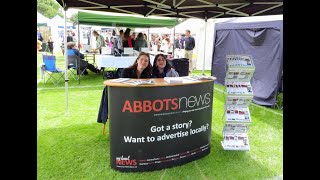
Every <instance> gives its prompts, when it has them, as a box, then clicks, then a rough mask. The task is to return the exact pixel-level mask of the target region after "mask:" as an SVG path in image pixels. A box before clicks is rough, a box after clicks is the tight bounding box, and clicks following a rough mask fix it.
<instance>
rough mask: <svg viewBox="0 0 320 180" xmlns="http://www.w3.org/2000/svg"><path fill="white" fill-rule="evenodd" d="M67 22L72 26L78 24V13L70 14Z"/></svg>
mask: <svg viewBox="0 0 320 180" xmlns="http://www.w3.org/2000/svg"><path fill="white" fill-rule="evenodd" d="M69 21H70V22H72V23H73V25H76V24H78V13H75V14H72V15H71V17H70V18H69Z"/></svg>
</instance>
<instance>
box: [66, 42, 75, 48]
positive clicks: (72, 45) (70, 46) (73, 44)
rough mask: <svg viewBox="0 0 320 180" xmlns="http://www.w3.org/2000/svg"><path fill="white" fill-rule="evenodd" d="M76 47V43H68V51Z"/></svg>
mask: <svg viewBox="0 0 320 180" xmlns="http://www.w3.org/2000/svg"><path fill="white" fill-rule="evenodd" d="M75 46H76V43H74V42H68V43H67V48H68V49H72V48H73V47H75Z"/></svg>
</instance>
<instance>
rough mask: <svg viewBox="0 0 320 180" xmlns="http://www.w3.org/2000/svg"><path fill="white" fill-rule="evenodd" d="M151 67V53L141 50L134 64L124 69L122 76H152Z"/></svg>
mask: <svg viewBox="0 0 320 180" xmlns="http://www.w3.org/2000/svg"><path fill="white" fill-rule="evenodd" d="M151 69H152V67H151V63H150V56H149V54H148V53H145V52H140V54H139V56H138V57H137V59H136V60H135V62H134V63H133V65H131V66H130V67H128V68H125V69H123V71H122V74H121V78H151Z"/></svg>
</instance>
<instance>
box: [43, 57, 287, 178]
mask: <svg viewBox="0 0 320 180" xmlns="http://www.w3.org/2000/svg"><path fill="white" fill-rule="evenodd" d="M37 62H38V65H40V63H41V62H42V57H41V55H40V54H38V59H37ZM57 64H58V67H60V68H61V69H64V60H63V56H62V54H57ZM38 67H39V66H38ZM88 72H89V75H88V76H84V77H83V78H82V79H81V84H80V85H78V82H77V81H76V80H74V79H70V81H69V94H68V95H69V114H68V115H66V114H65V112H66V106H65V103H66V102H65V89H64V83H63V82H60V84H59V85H57V86H54V85H53V83H51V82H48V83H47V84H44V83H43V81H40V82H39V83H38V90H37V119H38V121H37V132H38V133H37V169H38V172H37V176H38V179H95V180H96V179H129V178H130V179H148V180H149V179H268V178H282V174H283V116H282V111H281V110H276V109H272V108H266V107H261V106H258V105H255V104H251V105H250V112H251V117H252V122H253V123H252V125H251V126H250V129H249V131H248V135H249V142H250V148H251V150H250V151H224V150H223V148H222V146H221V144H220V141H221V140H222V129H223V126H224V123H225V121H224V119H222V116H223V107H224V99H225V95H224V94H223V92H222V91H221V90H223V86H220V85H215V87H214V88H215V90H214V97H213V114H212V138H211V153H210V154H209V155H208V156H206V157H204V158H202V159H199V160H196V161H193V162H190V163H187V164H185V165H182V166H177V167H173V168H168V169H163V170H159V171H152V172H144V173H121V172H118V171H115V170H112V169H111V168H110V159H109V155H110V152H109V136H108V134H106V135H102V124H100V123H97V122H96V119H97V114H98V109H99V106H100V99H101V95H102V90H103V88H104V86H103V81H104V79H102V76H101V75H96V74H94V73H92V72H91V71H88ZM193 74H201V71H195V72H194V73H193ZM206 74H207V75H210V71H206ZM39 78H40V72H39V68H38V79H39ZM106 126H107V127H106V129H107V130H108V126H109V123H107V124H106Z"/></svg>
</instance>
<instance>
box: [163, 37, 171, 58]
mask: <svg viewBox="0 0 320 180" xmlns="http://www.w3.org/2000/svg"><path fill="white" fill-rule="evenodd" d="M164 40H165V41H166V42H167V43H166V49H165V52H166V53H168V54H172V51H173V44H172V43H171V42H170V38H168V37H167V38H166V39H164Z"/></svg>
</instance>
